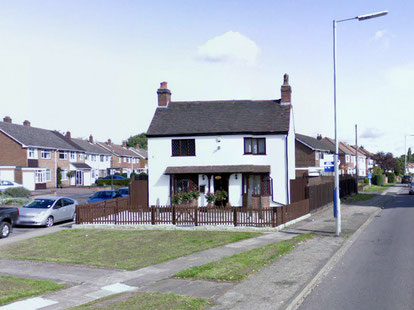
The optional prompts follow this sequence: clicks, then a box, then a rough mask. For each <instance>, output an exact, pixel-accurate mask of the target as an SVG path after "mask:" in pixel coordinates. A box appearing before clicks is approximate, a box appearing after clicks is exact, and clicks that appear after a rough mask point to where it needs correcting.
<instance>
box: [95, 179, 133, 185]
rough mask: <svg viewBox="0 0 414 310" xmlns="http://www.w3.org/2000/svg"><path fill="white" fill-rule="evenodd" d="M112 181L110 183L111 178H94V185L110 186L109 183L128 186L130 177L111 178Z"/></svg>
mask: <svg viewBox="0 0 414 310" xmlns="http://www.w3.org/2000/svg"><path fill="white" fill-rule="evenodd" d="M113 182H114V183H112V180H111V179H109V180H108V179H104V180H103V179H101V180H96V185H98V186H110V185H111V184H114V185H119V186H128V185H129V183H130V182H131V179H124V180H113Z"/></svg>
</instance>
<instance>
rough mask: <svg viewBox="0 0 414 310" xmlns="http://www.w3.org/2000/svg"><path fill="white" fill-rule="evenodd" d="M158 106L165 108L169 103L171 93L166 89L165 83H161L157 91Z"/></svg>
mask: <svg viewBox="0 0 414 310" xmlns="http://www.w3.org/2000/svg"><path fill="white" fill-rule="evenodd" d="M157 94H158V106H159V107H166V106H168V104H169V103H170V101H171V91H170V90H169V89H168V88H167V82H161V85H160V88H159V89H158V90H157Z"/></svg>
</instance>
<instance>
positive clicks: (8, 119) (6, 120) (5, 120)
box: [3, 116, 12, 124]
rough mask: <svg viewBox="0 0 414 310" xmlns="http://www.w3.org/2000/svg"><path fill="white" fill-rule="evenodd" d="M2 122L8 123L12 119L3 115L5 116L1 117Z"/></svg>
mask: <svg viewBox="0 0 414 310" xmlns="http://www.w3.org/2000/svg"><path fill="white" fill-rule="evenodd" d="M3 122H5V123H10V124H11V122H12V119H11V118H10V116H5V117H4V118H3Z"/></svg>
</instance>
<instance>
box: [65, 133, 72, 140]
mask: <svg viewBox="0 0 414 310" xmlns="http://www.w3.org/2000/svg"><path fill="white" fill-rule="evenodd" d="M66 138H68V139H71V138H72V137H71V134H70V131H67V132H66Z"/></svg>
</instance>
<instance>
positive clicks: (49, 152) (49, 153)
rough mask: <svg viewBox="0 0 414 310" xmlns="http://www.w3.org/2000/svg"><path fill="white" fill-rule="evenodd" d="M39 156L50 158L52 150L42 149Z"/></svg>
mask: <svg viewBox="0 0 414 310" xmlns="http://www.w3.org/2000/svg"><path fill="white" fill-rule="evenodd" d="M41 157H42V158H43V159H51V158H52V152H51V151H49V150H42V152H41Z"/></svg>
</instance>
